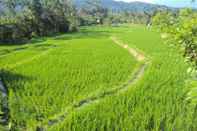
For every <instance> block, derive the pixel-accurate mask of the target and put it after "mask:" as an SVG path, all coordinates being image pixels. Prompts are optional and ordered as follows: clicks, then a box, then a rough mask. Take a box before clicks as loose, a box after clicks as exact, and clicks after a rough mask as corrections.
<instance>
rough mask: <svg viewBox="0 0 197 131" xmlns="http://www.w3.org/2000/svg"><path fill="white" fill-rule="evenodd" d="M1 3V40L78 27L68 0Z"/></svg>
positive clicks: (20, 39)
mask: <svg viewBox="0 0 197 131" xmlns="http://www.w3.org/2000/svg"><path fill="white" fill-rule="evenodd" d="M1 5H3V8H4V13H2V15H1V17H0V42H10V43H14V42H21V41H24V40H27V39H31V38H32V37H34V36H46V35H52V34H54V33H59V32H68V31H73V30H76V28H77V21H76V15H75V9H74V7H73V5H72V2H71V1H70V0H5V1H3V2H2V3H1Z"/></svg>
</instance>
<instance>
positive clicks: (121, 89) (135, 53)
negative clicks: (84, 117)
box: [38, 37, 148, 131]
mask: <svg viewBox="0 0 197 131" xmlns="http://www.w3.org/2000/svg"><path fill="white" fill-rule="evenodd" d="M110 39H111V40H112V41H113V42H114V43H115V44H117V45H119V46H121V47H122V48H125V49H127V51H128V52H129V53H130V54H131V55H132V56H134V57H135V59H136V60H137V61H139V62H142V63H143V64H141V65H140V66H139V67H138V68H137V69H136V70H135V71H134V73H132V75H131V76H130V79H129V80H128V81H127V82H125V83H124V84H123V85H122V86H120V87H118V88H114V89H110V90H108V91H105V92H104V93H102V94H98V95H97V96H94V97H90V98H86V99H84V100H81V101H80V102H78V103H77V104H74V105H73V106H72V107H71V109H72V110H74V111H77V110H80V109H81V108H84V107H85V106H88V105H91V104H93V103H97V102H99V101H100V100H102V99H104V98H106V97H107V96H112V95H114V94H117V93H121V92H124V91H127V90H128V88H130V87H132V85H134V84H135V83H136V82H137V81H138V80H139V79H140V78H141V77H142V76H143V74H144V72H145V69H146V68H147V66H148V62H147V61H146V57H145V56H144V54H143V53H141V52H139V51H137V50H135V49H133V48H130V47H129V46H128V45H126V44H124V43H123V42H121V41H120V40H118V38H117V37H110ZM71 112H72V111H71ZM69 114H70V113H69V112H64V113H61V114H59V115H56V117H54V118H52V119H50V120H49V121H47V122H45V123H47V124H46V125H42V124H41V126H38V130H41V131H44V129H47V128H49V127H52V126H54V125H56V124H58V123H60V122H62V121H63V120H64V119H65V118H66V117H67V116H68V115H69Z"/></svg>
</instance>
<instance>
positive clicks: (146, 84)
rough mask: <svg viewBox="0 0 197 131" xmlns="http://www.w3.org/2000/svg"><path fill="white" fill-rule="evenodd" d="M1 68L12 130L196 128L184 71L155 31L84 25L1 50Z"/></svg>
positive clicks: (183, 130)
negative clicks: (80, 27) (69, 32)
mask: <svg viewBox="0 0 197 131" xmlns="http://www.w3.org/2000/svg"><path fill="white" fill-rule="evenodd" d="M114 38H115V39H114ZM139 57H140V58H141V59H140V58H139ZM0 68H1V70H2V71H1V78H2V79H3V83H4V85H6V87H7V88H8V91H9V94H8V103H9V106H8V108H9V123H10V124H9V126H10V127H11V128H12V129H13V130H19V131H21V130H27V131H36V130H47V131H149V130H150V131H152V130H154V131H159V130H162V131H170V130H174V131H195V130H197V124H195V123H197V118H196V117H195V116H196V115H197V113H196V111H197V110H196V103H194V102H192V101H193V98H191V99H188V92H190V91H191V90H190V85H189V84H187V83H188V81H189V79H190V74H189V73H187V69H188V65H187V63H186V62H185V61H184V58H182V56H181V54H180V53H179V51H178V50H177V49H176V48H175V47H173V48H172V47H170V46H169V45H166V44H164V42H163V40H162V39H161V38H160V34H159V33H158V32H156V31H155V29H151V30H148V29H146V27H144V26H141V25H129V26H128V25H126V26H121V27H99V26H98V27H83V28H82V29H81V31H80V32H78V33H73V34H64V35H59V36H55V37H51V38H43V39H40V40H37V41H36V42H33V43H29V44H26V45H17V46H1V47H0ZM193 94H195V93H193Z"/></svg>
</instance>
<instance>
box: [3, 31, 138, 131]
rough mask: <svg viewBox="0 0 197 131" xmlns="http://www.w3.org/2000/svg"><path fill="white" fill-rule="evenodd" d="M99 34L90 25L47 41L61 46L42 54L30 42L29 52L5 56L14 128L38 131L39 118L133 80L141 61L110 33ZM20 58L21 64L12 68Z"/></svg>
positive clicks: (4, 77) (41, 118)
mask: <svg viewBox="0 0 197 131" xmlns="http://www.w3.org/2000/svg"><path fill="white" fill-rule="evenodd" d="M86 32H87V33H91V34H90V36H89V35H88V34H87V36H86ZM99 32H100V31H98V32H97V31H95V32H94V31H91V30H90V29H88V30H87V31H84V32H81V33H77V34H72V35H61V36H58V37H56V38H54V39H53V40H48V39H47V40H48V41H51V42H49V43H51V44H49V45H55V44H54V43H58V44H56V46H55V47H53V46H49V48H50V49H48V50H46V51H45V49H44V50H43V51H41V52H38V51H37V49H36V48H35V47H36V46H37V44H34V45H31V44H30V45H29V47H28V46H27V47H28V49H25V50H24V51H20V52H16V53H14V54H13V55H12V54H10V55H9V56H6V57H3V58H1V61H4V62H3V63H6V62H7V63H8V64H7V63H6V64H4V65H6V66H2V67H3V68H4V70H3V71H2V77H3V80H4V82H5V84H6V85H7V87H8V88H9V108H10V109H11V110H10V117H11V118H10V122H12V124H13V127H14V128H16V127H19V128H24V129H25V128H27V129H35V128H36V127H35V126H36V124H38V123H39V122H41V121H43V120H45V119H49V118H50V117H53V116H54V115H56V114H59V113H61V112H65V110H66V109H67V107H69V106H71V105H73V104H75V103H77V102H79V101H80V100H81V99H85V98H87V97H90V96H92V95H96V94H99V93H102V92H104V91H105V90H108V89H110V88H115V87H118V86H120V85H121V84H123V82H125V81H126V80H127V79H128V77H129V75H131V74H132V71H133V69H135V67H136V64H137V63H136V61H135V60H134V59H133V58H132V57H131V56H130V55H129V53H128V52H126V51H124V50H123V49H121V48H120V47H118V46H117V45H115V44H113V42H112V41H111V40H110V39H109V38H108V37H104V36H103V38H102V34H100V35H101V37H100V36H98V37H99V40H98V39H97V37H96V35H98V34H99ZM91 37H92V38H91ZM94 37H95V38H94ZM69 39H70V40H69ZM39 45H40V46H43V47H45V45H46V44H44V43H43V44H42V45H41V44H39ZM46 46H47V45H46ZM38 47H39V46H38ZM34 48H35V49H34ZM43 53H44V54H43ZM46 53H47V54H46ZM31 57H33V58H35V59H32V58H31ZM37 57H38V58H37ZM28 59H30V61H29V60H28ZM46 59H47V61H46ZM17 60H18V62H19V63H20V62H21V63H20V66H15V67H14V68H11V67H13V63H15V62H16V61H17ZM11 61H13V63H11ZM18 62H16V63H18ZM10 64H11V66H10ZM6 67H7V69H6ZM10 68H11V70H10ZM22 125H25V126H24V127H23V126H22ZM21 126H22V127H21Z"/></svg>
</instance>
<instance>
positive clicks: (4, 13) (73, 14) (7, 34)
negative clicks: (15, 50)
mask: <svg viewBox="0 0 197 131" xmlns="http://www.w3.org/2000/svg"><path fill="white" fill-rule="evenodd" d="M85 1H86V2H85V3H86V4H85V5H84V6H83V8H80V9H76V8H75V6H74V4H73V0H4V1H0V43H23V42H26V41H27V40H30V39H31V38H32V37H42V36H48V35H53V34H57V33H63V32H69V31H77V29H78V26H84V25H85V26H87V25H95V24H107V25H118V24H120V23H135V24H150V23H151V17H152V16H154V15H155V12H156V11H152V12H145V11H144V12H131V11H127V10H123V11H112V10H110V9H107V8H104V7H103V6H102V4H101V0H85Z"/></svg>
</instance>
